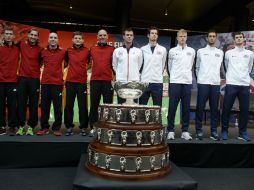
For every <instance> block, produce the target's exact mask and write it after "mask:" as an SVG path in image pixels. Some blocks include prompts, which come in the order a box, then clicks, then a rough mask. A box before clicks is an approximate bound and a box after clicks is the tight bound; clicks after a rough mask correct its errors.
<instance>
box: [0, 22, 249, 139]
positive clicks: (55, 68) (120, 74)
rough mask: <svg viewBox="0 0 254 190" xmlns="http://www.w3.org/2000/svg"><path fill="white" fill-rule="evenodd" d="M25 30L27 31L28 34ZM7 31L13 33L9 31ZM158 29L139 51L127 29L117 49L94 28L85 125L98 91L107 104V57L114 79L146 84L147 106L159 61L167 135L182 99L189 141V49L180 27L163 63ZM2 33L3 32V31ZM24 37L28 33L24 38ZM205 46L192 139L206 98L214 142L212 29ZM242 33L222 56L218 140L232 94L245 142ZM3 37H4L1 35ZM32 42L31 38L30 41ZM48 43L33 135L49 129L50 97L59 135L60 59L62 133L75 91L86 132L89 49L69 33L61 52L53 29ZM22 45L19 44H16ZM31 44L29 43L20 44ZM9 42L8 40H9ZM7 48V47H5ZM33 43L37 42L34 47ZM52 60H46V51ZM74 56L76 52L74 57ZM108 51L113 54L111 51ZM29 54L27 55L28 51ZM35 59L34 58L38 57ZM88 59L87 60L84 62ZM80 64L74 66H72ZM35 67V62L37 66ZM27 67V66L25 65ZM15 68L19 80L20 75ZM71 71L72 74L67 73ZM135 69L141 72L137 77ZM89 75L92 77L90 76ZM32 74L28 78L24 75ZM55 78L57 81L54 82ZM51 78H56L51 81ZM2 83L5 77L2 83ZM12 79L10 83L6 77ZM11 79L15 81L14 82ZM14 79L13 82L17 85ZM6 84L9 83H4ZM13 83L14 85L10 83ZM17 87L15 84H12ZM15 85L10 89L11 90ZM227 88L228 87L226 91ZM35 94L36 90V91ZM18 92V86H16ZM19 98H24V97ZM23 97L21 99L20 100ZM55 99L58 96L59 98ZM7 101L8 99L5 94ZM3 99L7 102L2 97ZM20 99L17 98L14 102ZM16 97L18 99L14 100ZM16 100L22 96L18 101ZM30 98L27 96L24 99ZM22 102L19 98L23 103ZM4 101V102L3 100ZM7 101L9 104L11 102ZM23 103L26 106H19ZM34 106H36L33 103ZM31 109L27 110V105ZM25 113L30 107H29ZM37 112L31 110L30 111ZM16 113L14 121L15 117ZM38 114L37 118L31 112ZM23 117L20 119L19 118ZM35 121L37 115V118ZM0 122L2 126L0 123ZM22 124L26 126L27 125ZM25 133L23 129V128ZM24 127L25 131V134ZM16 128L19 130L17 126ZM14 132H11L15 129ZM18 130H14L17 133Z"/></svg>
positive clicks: (154, 92)
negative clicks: (64, 71)
mask: <svg viewBox="0 0 254 190" xmlns="http://www.w3.org/2000/svg"><path fill="white" fill-rule="evenodd" d="M33 31H35V32H36V33H37V40H38V31H36V30H31V31H30V32H29V35H32V33H33ZM12 32H13V31H12ZM158 32H159V31H158V29H157V28H156V27H151V28H149V30H148V35H147V36H148V39H149V43H148V45H146V46H144V47H142V48H141V49H139V48H136V47H134V46H133V39H134V33H133V30H132V29H131V28H127V29H126V30H124V31H123V39H124V43H123V44H124V45H123V47H119V48H117V49H115V50H114V49H113V47H111V46H108V45H107V38H108V37H107V32H106V31H105V30H100V31H99V32H98V44H97V45H96V46H94V47H92V48H91V49H90V55H91V57H92V62H93V63H92V78H91V108H90V118H89V120H90V129H91V128H92V126H93V124H94V122H96V121H97V108H98V104H99V101H100V97H101V94H103V99H104V103H112V97H113V89H112V86H111V80H112V69H111V56H112V66H113V70H114V71H115V75H116V80H120V81H142V82H149V87H148V89H147V90H146V92H145V93H144V95H143V96H142V97H141V98H140V103H141V104H147V102H148V99H149V97H150V95H151V96H152V99H153V103H154V104H155V105H159V106H161V104H162V92H163V71H164V68H165V65H168V69H167V70H168V73H169V78H170V82H169V95H170V101H169V109H168V131H169V133H168V136H167V137H168V139H174V138H175V134H174V118H175V113H176V108H177V105H178V103H179V101H180V100H181V103H182V119H181V120H182V135H181V137H182V138H184V139H186V140H190V139H192V137H191V135H190V134H189V133H188V127H189V108H190V96H191V84H192V67H193V64H194V58H195V50H194V49H192V48H191V47H188V46H187V44H186V41H187V32H186V31H185V30H180V31H178V33H177V41H178V44H177V46H176V47H174V48H172V49H170V51H169V54H168V64H166V61H167V58H166V57H167V52H166V49H165V48H164V47H162V46H160V45H159V44H158V43H157V39H158ZM5 33H6V30H5ZM29 35H28V37H29ZM207 38H208V45H207V47H205V48H203V49H200V50H198V52H197V62H196V72H197V78H198V80H197V82H198V98H197V100H198V101H197V116H196V137H197V138H198V139H200V140H202V138H203V131H202V114H203V109H204V107H205V103H206V101H207V100H208V99H209V101H210V107H211V138H212V139H214V140H219V135H218V133H217V125H218V117H219V116H218V103H219V93H220V91H219V89H220V68H221V66H222V61H223V52H222V51H221V50H219V49H217V48H216V47H215V41H216V33H215V32H214V31H211V32H208V35H207ZM243 39H244V36H243V34H242V33H236V34H235V36H234V40H235V45H236V48H235V49H233V50H229V51H228V52H227V53H226V55H225V66H226V68H227V74H226V81H227V86H226V94H225V100H224V107H223V114H222V134H221V135H222V139H224V140H227V139H228V120H229V113H230V110H231V108H232V105H233V102H234V99H235V97H236V96H238V97H239V99H240V111H241V113H240V123H239V124H240V125H239V138H240V139H243V140H249V137H248V135H247V132H246V125H247V121H248V118H246V113H248V104H249V102H248V96H249V83H250V77H249V72H250V71H251V69H252V64H253V53H252V52H251V51H248V50H245V49H244V48H243ZM5 40H6V39H5ZM35 41H36V40H35ZM48 41H49V46H48V47H47V48H45V49H44V50H43V51H42V52H41V56H38V57H41V58H42V63H43V65H44V71H43V74H42V80H41V96H42V97H41V108H42V109H41V110H42V118H41V127H42V129H41V130H40V131H39V132H38V133H37V134H38V135H44V134H48V132H49V131H48V128H49V123H48V119H49V109H50V104H51V100H53V105H54V113H55V122H54V123H53V126H52V128H53V131H54V134H55V135H57V136H58V135H61V131H60V127H61V106H60V104H61V95H62V88H63V83H62V82H63V81H62V78H61V77H62V75H61V74H60V75H61V77H59V76H57V73H62V72H60V71H62V70H61V69H62V68H61V66H59V65H61V62H62V61H63V59H65V60H66V63H68V64H66V65H68V67H69V68H68V74H67V78H66V83H65V85H66V93H67V96H66V99H67V102H66V107H65V125H66V127H67V133H66V135H71V134H72V128H73V126H74V125H73V104H74V99H75V96H76V94H77V97H78V105H79V116H80V118H79V121H80V128H81V133H82V134H83V135H87V134H88V131H87V130H85V129H86V128H88V113H87V105H86V102H85V100H86V77H87V76H86V64H84V63H85V62H86V61H87V59H88V57H89V51H88V49H87V48H85V47H84V46H83V42H84V41H83V36H82V33H76V34H75V33H74V35H73V39H72V42H73V47H72V48H69V49H68V50H67V52H68V53H66V52H65V51H64V50H62V49H60V48H59V47H58V36H57V34H56V33H50V35H49V40H48ZM20 44H22V43H20ZM24 44H27V45H29V46H30V48H31V47H32V44H30V42H29V38H28V41H27V42H24ZM11 45H12V44H11ZM7 47H10V45H9V46H7ZM37 47H38V46H37ZM1 48H2V47H1ZM19 48H20V51H21V64H20V65H21V66H20V69H21V68H22V60H23V62H24V60H25V59H24V58H22V46H19ZM0 52H1V51H0ZM53 54H57V56H54V57H55V58H56V60H53V59H52V57H53V56H52V55H53ZM77 54H79V56H77ZM112 54H113V55H112ZM29 55H31V53H30V54H29ZM38 57H37V59H38ZM88 62H89V61H88ZM78 63H79V64H80V67H78V66H77V64H78ZM38 65H39V64H38ZM27 68H28V67H27ZM20 73H21V72H19V82H20V78H25V77H24V76H22V75H21V74H20ZM71 73H72V74H71ZM140 73H141V75H140ZM93 76H94V77H93ZM28 78H33V77H31V76H30V77H28ZM60 78H61V84H60ZM52 80H53V81H54V80H56V81H54V82H52ZM5 82H6V81H5ZM11 82H13V81H11ZM14 82H15V81H14ZM19 82H18V84H19ZM8 84H9V83H8ZM13 85H15V84H13ZM18 86H19V85H18ZM14 88H15V87H13V89H14ZM232 89H233V90H232ZM36 91H37V92H38V93H39V90H38V88H37V90H36ZM18 92H19V88H18ZM24 97H25V96H24ZM24 97H23V98H24ZM59 97H60V98H59ZM7 99H10V100H11V98H7ZM7 101H8V100H7ZM19 101H20V100H19ZM19 101H18V102H19ZM21 101H22V100H21ZM29 101H30V100H29ZM26 102H27V101H23V103H24V104H26ZM122 102H123V100H121V99H120V98H118V103H122ZM8 103H9V102H8ZM12 103H13V102H12ZM25 106H26V105H25ZM37 108H38V107H37ZM30 109H31V108H30ZM24 110H25V108H24V107H23V113H19V112H22V110H19V111H18V113H19V115H21V116H22V114H23V116H25V111H24ZM30 113H31V110H30ZM34 113H37V112H34ZM21 116H20V117H19V120H20V121H21V119H20V118H22V117H21ZM37 117H38V116H37ZM23 118H24V117H23ZM10 119H11V117H9V122H8V123H9V126H10V129H12V128H13V127H15V125H13V126H12V125H11V123H12V122H10ZM31 120H32V119H31V114H30V119H29V121H28V123H27V125H28V126H29V127H30V128H33V127H34V126H35V123H36V125H37V122H34V124H33V123H32V122H31ZM37 120H38V118H37ZM23 123H24V124H25V119H23ZM23 123H22V122H21V123H20V124H19V126H20V127H19V129H20V130H21V131H22V133H23V126H24V125H22V124H23ZM1 126H3V125H2V124H1ZM29 127H28V129H29ZM28 131H29V130H28ZM28 131H27V132H28ZM18 132H19V130H18ZM18 132H17V133H18ZM22 133H20V134H22Z"/></svg>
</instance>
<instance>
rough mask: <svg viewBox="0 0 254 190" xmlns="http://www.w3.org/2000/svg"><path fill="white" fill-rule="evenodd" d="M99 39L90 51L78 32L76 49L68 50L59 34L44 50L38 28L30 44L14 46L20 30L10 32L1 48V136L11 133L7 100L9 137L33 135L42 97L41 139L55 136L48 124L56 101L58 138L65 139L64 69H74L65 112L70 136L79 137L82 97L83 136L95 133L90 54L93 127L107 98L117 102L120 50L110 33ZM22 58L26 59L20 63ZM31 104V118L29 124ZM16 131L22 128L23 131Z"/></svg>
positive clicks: (70, 72)
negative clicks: (115, 64)
mask: <svg viewBox="0 0 254 190" xmlns="http://www.w3.org/2000/svg"><path fill="white" fill-rule="evenodd" d="M97 37H98V44H97V45H96V46H93V47H91V49H90V51H89V49H88V48H86V47H84V45H83V43H84V40H83V33H81V32H74V33H73V38H72V43H73V47H71V48H68V49H67V50H64V49H61V48H60V47H59V45H58V35H57V33H55V32H51V33H50V34H49V37H48V46H47V47H46V48H44V49H42V48H41V47H40V46H39V45H38V40H39V32H38V31H37V30H36V29H31V30H30V31H29V33H28V40H27V41H22V42H20V43H18V44H14V43H13V38H14V31H13V29H12V28H10V27H6V28H5V29H4V34H3V39H4V40H3V42H2V44H1V46H0V70H1V71H0V88H1V89H0V99H1V103H0V110H1V112H0V133H1V134H5V133H6V125H7V122H6V115H5V113H6V112H5V106H6V99H7V106H8V131H7V133H8V134H9V135H15V134H17V135H23V134H26V135H33V129H34V128H35V126H37V124H38V100H39V95H41V120H40V125H41V129H40V130H39V131H38V132H37V135H45V134H48V133H49V127H50V125H49V122H48V121H49V114H50V106H51V102H53V107H54V118H55V121H54V122H53V124H52V130H53V134H54V135H56V136H61V135H62V132H61V130H60V128H61V125H62V93H63V84H64V83H63V68H64V67H68V74H67V76H66V80H65V87H66V106H65V110H64V112H65V114H64V116H65V117H64V123H65V126H66V128H67V133H66V134H67V135H72V134H73V132H72V128H73V127H74V124H73V106H74V101H75V98H76V96H77V99H78V106H79V123H80V125H79V128H80V129H81V130H80V132H81V134H82V135H89V134H92V133H91V132H90V130H91V128H89V127H88V125H89V123H88V120H89V119H88V118H89V116H88V111H87V86H86V83H87V64H88V63H89V58H90V55H91V57H92V61H93V66H92V70H93V73H92V76H91V89H90V91H91V109H90V126H93V123H94V122H95V121H96V115H97V108H98V104H99V102H100V97H101V94H103V99H104V102H105V103H112V98H113V89H112V87H111V80H112V66H111V61H112V54H113V50H114V48H113V47H112V46H109V45H107V38H108V35H107V32H106V31H105V30H100V31H99V32H98V36H97ZM19 55H21V61H20V63H19ZM63 63H64V64H63ZM41 65H43V72H42V74H41V79H40V66H41ZM17 70H18V75H17ZM17 97H18V98H17ZM28 100H29V119H28V121H27V122H26V109H27V102H28ZM96 107H97V108H96ZM17 109H18V110H17ZM16 128H18V130H17V131H16Z"/></svg>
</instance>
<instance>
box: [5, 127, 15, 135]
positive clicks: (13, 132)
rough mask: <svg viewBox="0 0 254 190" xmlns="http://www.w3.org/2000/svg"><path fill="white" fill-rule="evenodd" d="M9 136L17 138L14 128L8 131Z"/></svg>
mask: <svg viewBox="0 0 254 190" xmlns="http://www.w3.org/2000/svg"><path fill="white" fill-rule="evenodd" d="M7 134H8V135H9V136H15V135H16V133H15V129H14V128H12V127H10V128H9V129H8V130H7Z"/></svg>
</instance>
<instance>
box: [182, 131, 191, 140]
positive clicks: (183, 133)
mask: <svg viewBox="0 0 254 190" xmlns="http://www.w3.org/2000/svg"><path fill="white" fill-rule="evenodd" d="M181 138H182V139H185V140H191V139H192V137H191V134H190V133H189V132H182V136H181Z"/></svg>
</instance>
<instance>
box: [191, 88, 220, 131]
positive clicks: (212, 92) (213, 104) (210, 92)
mask: <svg viewBox="0 0 254 190" xmlns="http://www.w3.org/2000/svg"><path fill="white" fill-rule="evenodd" d="M207 100H209V107H210V112H211V120H210V124H211V132H217V126H218V120H219V110H218V107H219V100H220V85H208V84H198V96H197V107H196V132H197V133H201V132H202V119H203V112H204V109H205V105H206V102H207Z"/></svg>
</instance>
